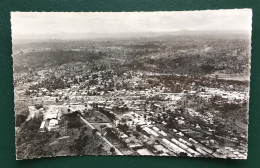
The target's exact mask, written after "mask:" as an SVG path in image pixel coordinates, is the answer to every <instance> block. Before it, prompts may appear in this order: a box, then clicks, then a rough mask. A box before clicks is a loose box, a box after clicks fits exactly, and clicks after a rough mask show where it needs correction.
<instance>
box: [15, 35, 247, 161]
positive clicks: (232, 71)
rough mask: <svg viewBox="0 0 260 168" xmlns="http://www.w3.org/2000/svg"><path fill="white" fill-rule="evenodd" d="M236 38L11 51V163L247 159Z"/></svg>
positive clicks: (243, 61) (242, 44) (243, 72)
mask: <svg viewBox="0 0 260 168" xmlns="http://www.w3.org/2000/svg"><path fill="white" fill-rule="evenodd" d="M240 37H241V36H239V38H237V36H232V37H223V36H221V37H218V36H216V37H215V36H202V35H201V36H177V37H175V38H162V39H159V40H155V39H141V40H140V39H139V40H136V39H122V40H111V41H104V40H97V41H94V40H93V41H69V42H67V41H63V42H55V41H51V42H48V43H43V42H42V43H30V44H19V45H18V44H17V45H15V47H14V51H13V57H14V98H15V117H16V145H17V158H18V159H29V158H37V157H49V156H67V155H149V156H190V157H212V158H236V159H244V158H246V157H247V127H248V101H249V70H250V69H249V66H250V65H249V53H248V51H249V50H248V47H249V46H248V44H249V41H247V39H245V38H240Z"/></svg>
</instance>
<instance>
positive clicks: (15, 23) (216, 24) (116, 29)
mask: <svg viewBox="0 0 260 168" xmlns="http://www.w3.org/2000/svg"><path fill="white" fill-rule="evenodd" d="M251 19H252V11H251V10H250V9H233V10H206V11H175V12H12V13H11V23H12V34H13V38H14V37H18V36H20V35H21V34H22V35H23V37H24V36H26V35H28V37H29V36H32V35H34V36H37V35H47V36H48V35H52V36H53V37H54V38H55V36H57V37H59V36H62V34H77V33H92V34H114V33H130V32H162V31H179V30H183V29H187V30H191V31H201V30H202V31H203V30H220V31H222V30H223V31H225V30H247V31H251Z"/></svg>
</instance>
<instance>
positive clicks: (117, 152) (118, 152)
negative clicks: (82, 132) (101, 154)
mask: <svg viewBox="0 0 260 168" xmlns="http://www.w3.org/2000/svg"><path fill="white" fill-rule="evenodd" d="M80 119H81V120H82V121H83V122H84V123H86V124H87V125H88V126H89V127H90V128H91V129H95V127H93V125H92V124H91V123H89V122H88V121H87V120H85V119H84V118H83V117H81V116H80ZM97 135H98V136H100V137H101V138H102V139H103V140H104V141H105V142H106V143H107V144H108V145H109V146H110V147H113V148H114V149H115V152H116V155H123V153H122V152H120V150H118V149H117V148H116V147H115V146H114V145H113V144H112V143H111V142H109V141H108V140H107V139H106V138H105V137H103V136H102V135H101V133H100V132H97Z"/></svg>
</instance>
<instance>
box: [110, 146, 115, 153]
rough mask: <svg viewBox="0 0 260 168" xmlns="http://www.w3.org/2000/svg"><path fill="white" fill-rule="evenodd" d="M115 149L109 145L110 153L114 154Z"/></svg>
mask: <svg viewBox="0 0 260 168" xmlns="http://www.w3.org/2000/svg"><path fill="white" fill-rule="evenodd" d="M115 151H116V150H115V148H114V147H111V148H110V152H111V153H112V155H114V154H115Z"/></svg>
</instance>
